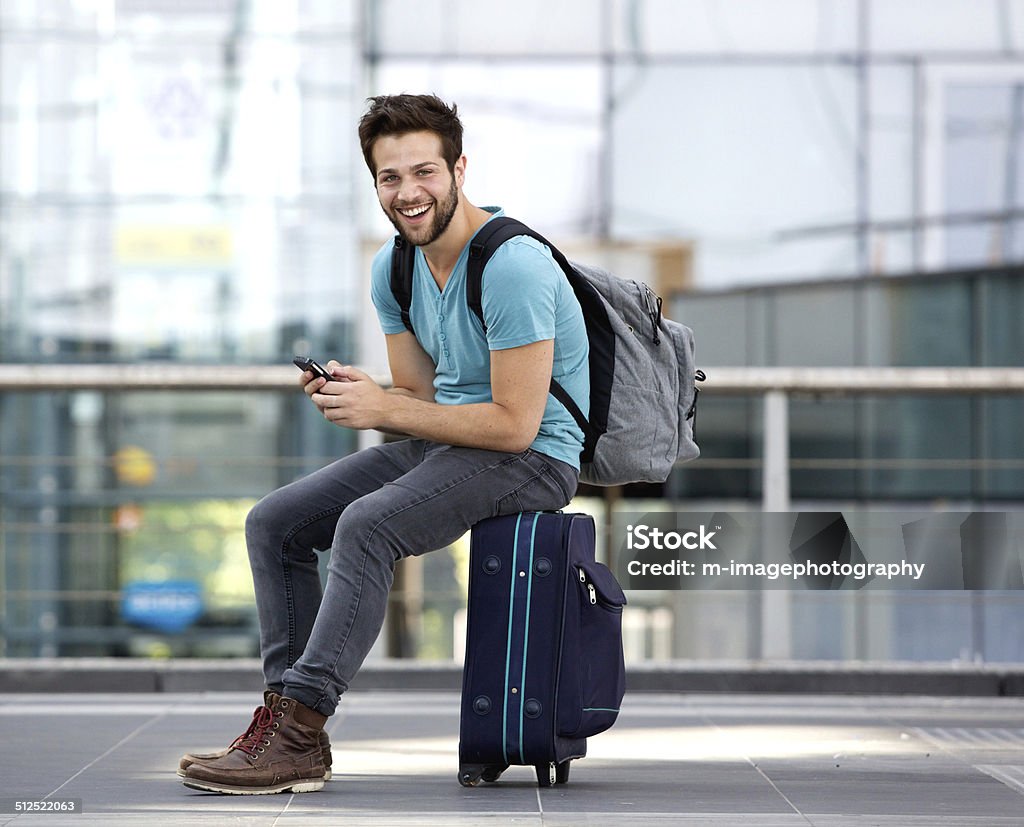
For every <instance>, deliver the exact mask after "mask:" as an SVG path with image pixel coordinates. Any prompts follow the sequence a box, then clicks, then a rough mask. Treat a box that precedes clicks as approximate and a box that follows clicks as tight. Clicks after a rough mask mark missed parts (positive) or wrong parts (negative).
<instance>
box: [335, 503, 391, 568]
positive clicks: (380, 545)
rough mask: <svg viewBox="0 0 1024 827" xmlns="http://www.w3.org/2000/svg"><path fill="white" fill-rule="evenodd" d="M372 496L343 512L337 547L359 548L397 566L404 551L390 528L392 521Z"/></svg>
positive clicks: (345, 548) (336, 533) (339, 523)
mask: <svg viewBox="0 0 1024 827" xmlns="http://www.w3.org/2000/svg"><path fill="white" fill-rule="evenodd" d="M369 499H370V498H367V497H364V498H363V499H360V500H356V501H355V502H353V503H352V504H350V505H349V506H348V508H346V509H345V511H344V512H343V513H342V515H341V518H340V519H339V520H338V527H337V529H336V530H335V533H334V549H335V551H338V550H341V551H342V552H345V551H346V550H349V549H352V550H356V549H358V550H360V551H365V552H366V553H368V554H370V555H371V556H374V557H378V558H380V560H381V561H382V562H384V563H386V564H388V565H393V564H394V562H395V561H396V560H398V559H400V558H401V557H402V553H401V551H400V550H399V549H398V548H397V543H396V539H395V538H394V537H392V536H391V535H392V533H393V532H391V531H389V530H388V521H387V520H386V519H381V515H380V509H379V508H378V507H377V506H376V505H374V503H373V502H370V501H368V500H369ZM332 556H333V555H332Z"/></svg>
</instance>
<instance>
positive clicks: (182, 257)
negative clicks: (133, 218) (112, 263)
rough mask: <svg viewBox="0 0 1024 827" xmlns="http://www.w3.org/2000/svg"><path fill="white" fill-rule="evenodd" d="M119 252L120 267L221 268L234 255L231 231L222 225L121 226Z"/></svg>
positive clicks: (117, 242)
mask: <svg viewBox="0 0 1024 827" xmlns="http://www.w3.org/2000/svg"><path fill="white" fill-rule="evenodd" d="M116 249H117V260H118V261H119V262H120V263H121V264H164V265H167V264H194V265H205V266H209V265H221V264H230V263H231V261H232V254H233V247H232V237H231V228H230V227H227V226H224V225H219V224H207V225H194V226H185V225H174V224H169V225H168V224H157V225H147V224H127V225H126V224H122V225H121V226H120V227H118V228H117V238H116Z"/></svg>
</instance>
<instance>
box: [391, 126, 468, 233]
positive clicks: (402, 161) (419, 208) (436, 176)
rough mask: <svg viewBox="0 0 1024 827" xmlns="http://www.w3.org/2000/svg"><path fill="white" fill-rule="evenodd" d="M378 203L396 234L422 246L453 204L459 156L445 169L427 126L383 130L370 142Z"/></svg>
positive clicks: (461, 165)
mask: <svg viewBox="0 0 1024 827" xmlns="http://www.w3.org/2000/svg"><path fill="white" fill-rule="evenodd" d="M373 160H374V166H375V167H376V170H377V171H376V175H375V177H374V181H375V185H376V187H377V199H378V200H379V201H380V206H381V209H383V210H384V214H385V215H386V216H387V217H388V219H389V220H390V221H391V223H392V224H394V226H395V229H396V230H398V232H399V234H400V235H401V236H402V238H404V239H405V240H406V241H408V242H409V243H410V244H414V245H416V246H417V247H425V246H427V245H429V244H431V243H433V242H434V241H436V240H437V239H438V238H440V237H441V235H443V234H444V231H445V230H447V229H448V225H449V224H450V223H451V220H452V217H453V216H454V215H455V211H456V209H457V208H458V206H459V195H460V187H461V186H462V182H463V174H464V171H465V158H459V159H458V160H457V161H456V162H455V168H454V170H449V169H448V166H447V164H446V163H445V161H444V158H443V156H442V154H441V139H440V138H439V137H438V136H437V135H436V134H435V133H433V132H408V133H406V134H404V135H386V136H384V137H381V138H378V139H377V141H376V143H375V144H374V146H373Z"/></svg>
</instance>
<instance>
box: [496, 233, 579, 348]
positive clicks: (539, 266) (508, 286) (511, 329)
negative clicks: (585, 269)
mask: <svg viewBox="0 0 1024 827" xmlns="http://www.w3.org/2000/svg"><path fill="white" fill-rule="evenodd" d="M567 284H568V282H566V278H565V274H564V273H563V272H562V269H561V268H560V267H559V266H558V264H557V263H555V261H554V259H552V258H551V255H550V253H549V252H548V250H547V247H546V246H544V245H543V244H541V243H540V242H539V241H537V240H536V239H533V238H530V237H528V236H519V237H516V238H512V239H510V240H509V241H506V242H505V243H504V244H502V245H501V247H499V248H498V249H497V250H496V251H495V253H494V255H492V256H491V259H490V261H488V262H487V267H486V268H484V274H483V289H482V297H481V303H482V305H483V311H484V319H485V320H486V321H487V347H488V348H489V349H490V350H507V349H508V348H512V347H520V346H522V345H528V344H532V343H534V342H541V341H544V340H546V339H554V338H555V307H556V305H557V303H558V296H559V293H560V291H561V290H562V289H564V287H565V286H567Z"/></svg>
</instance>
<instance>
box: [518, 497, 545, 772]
mask: <svg viewBox="0 0 1024 827" xmlns="http://www.w3.org/2000/svg"><path fill="white" fill-rule="evenodd" d="M539 518H540V514H534V515H533V525H532V526H530V560H529V562H528V563H527V564H526V625H525V627H524V628H523V674H522V677H521V678H520V680H519V687H520V688H519V760H520V761H522V762H523V763H524V764H525V763H526V757H525V756H524V754H523V710H524V709H525V708H526V695H525V693H526V659H527V657H528V656H529V653H530V607H531V602H530V601H531V600H532V598H533V551H534V548H535V547H536V546H535V543H536V540H537V520H538V519H539Z"/></svg>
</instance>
